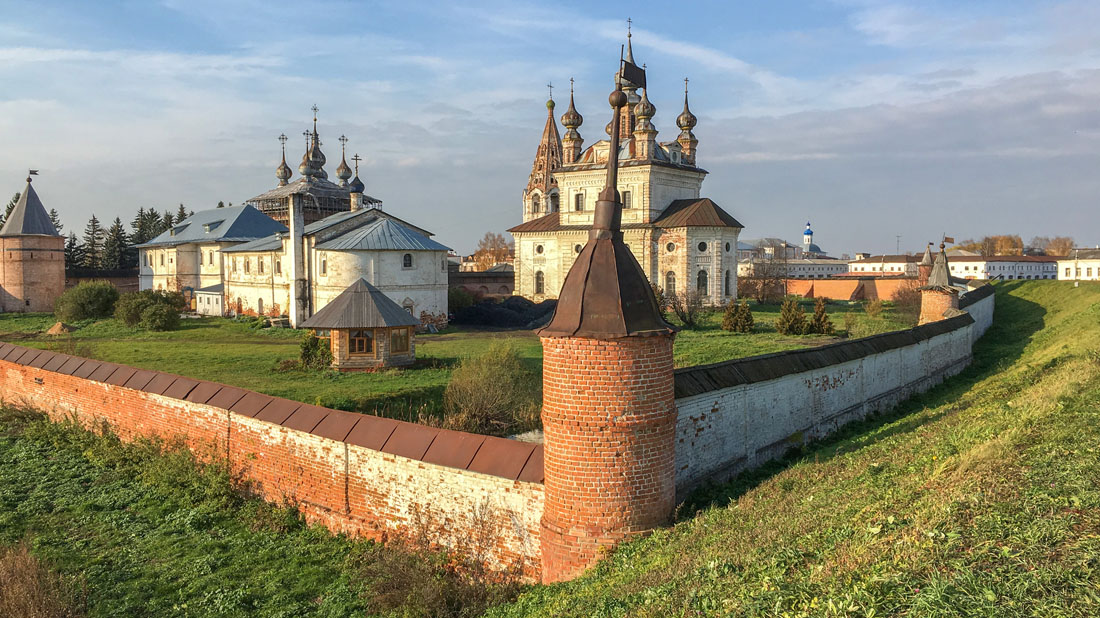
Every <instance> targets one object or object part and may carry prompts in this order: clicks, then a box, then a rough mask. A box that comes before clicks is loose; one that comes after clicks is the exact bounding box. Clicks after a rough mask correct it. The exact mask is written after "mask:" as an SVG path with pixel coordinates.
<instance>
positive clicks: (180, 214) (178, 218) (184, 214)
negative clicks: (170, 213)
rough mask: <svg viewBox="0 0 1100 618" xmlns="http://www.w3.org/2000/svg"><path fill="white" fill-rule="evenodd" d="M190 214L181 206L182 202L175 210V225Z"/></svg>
mask: <svg viewBox="0 0 1100 618" xmlns="http://www.w3.org/2000/svg"><path fill="white" fill-rule="evenodd" d="M193 214H195V213H191V215H193ZM191 215H189V214H187V209H186V208H184V207H183V204H180V207H179V210H177V211H176V225H179V224H181V223H183V222H184V221H185V220H186V219H187V217H190V216H191Z"/></svg>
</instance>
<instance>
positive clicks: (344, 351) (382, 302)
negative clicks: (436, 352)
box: [302, 279, 420, 371]
mask: <svg viewBox="0 0 1100 618" xmlns="http://www.w3.org/2000/svg"><path fill="white" fill-rule="evenodd" d="M419 325H420V320H417V319H416V318H414V317H413V316H412V315H410V314H409V312H408V311H406V310H405V309H404V308H402V307H401V305H398V304H397V303H395V302H394V301H392V300H390V298H389V297H388V296H386V294H385V293H384V292H382V291H381V290H379V289H378V288H376V287H374V286H373V285H371V284H369V283H367V281H366V280H365V279H359V280H358V281H356V282H355V283H353V284H351V285H350V286H348V288H347V289H346V290H344V291H343V292H341V293H340V295H339V296H337V297H336V298H335V299H333V301H332V302H330V303H329V304H327V305H325V306H324V307H323V308H321V310H320V311H318V312H317V313H315V314H313V316H312V317H310V318H309V319H307V320H305V321H304V322H302V327H303V328H309V329H312V330H313V332H314V333H316V334H317V336H318V337H321V338H322V339H328V340H329V344H330V345H331V346H332V366H333V368H335V369H339V370H340V371H364V370H370V369H378V368H381V367H397V366H401V365H410V364H412V362H413V360H415V358H416V354H415V352H416V344H415V341H414V340H413V339H414V332H415V329H416V327H417V326H419Z"/></svg>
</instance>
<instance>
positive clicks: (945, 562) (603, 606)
mask: <svg viewBox="0 0 1100 618" xmlns="http://www.w3.org/2000/svg"><path fill="white" fill-rule="evenodd" d="M996 302H997V310H996V321H995V323H994V325H993V327H992V328H991V329H990V330H989V332H988V333H987V334H986V335H985V337H984V338H983V339H982V340H981V341H979V343H978V344H977V346H976V348H975V356H974V363H973V365H972V366H971V367H970V368H969V369H967V370H966V371H965V372H964V373H963V374H961V375H959V376H957V377H955V378H953V379H951V380H949V381H948V382H947V383H946V384H945V385H943V386H941V387H938V388H936V389H934V390H933V391H931V392H929V393H927V394H925V395H924V396H921V397H918V398H916V399H915V400H913V401H911V402H909V403H907V404H906V405H904V406H903V407H902V408H901V409H900V410H898V411H897V412H895V413H894V414H891V415H889V416H888V417H881V418H878V419H873V420H869V421H867V422H864V423H861V424H859V425H856V426H852V427H849V428H847V429H846V430H845V431H844V432H843V433H842V434H841V435H839V436H837V437H835V438H833V439H832V440H830V441H829V442H827V443H824V444H819V445H815V446H812V447H809V448H807V449H805V450H804V451H802V452H800V453H797V454H794V455H792V457H790V458H789V459H788V460H786V461H783V462H781V463H776V464H774V465H770V466H768V467H766V468H764V469H761V470H757V471H755V472H751V473H748V474H746V475H743V476H742V477H740V478H739V479H737V480H735V481H734V482H733V483H731V484H727V485H722V486H717V487H710V488H707V489H705V490H702V491H700V492H697V493H696V494H695V495H694V496H693V497H692V498H691V499H690V500H689V501H688V502H687V503H686V504H684V505H683V506H682V507H681V508H680V510H679V517H678V521H677V523H676V524H675V525H674V526H672V527H670V528H667V529H663V530H661V531H658V532H657V533H655V534H653V535H652V536H650V537H648V538H646V539H643V540H640V541H637V542H633V543H630V544H628V545H625V546H623V547H621V548H619V549H618V550H617V551H615V552H613V553H612V554H611V555H610V556H609V557H608V558H607V559H606V560H604V561H603V562H602V563H601V564H600V565H598V566H597V567H596V568H595V569H594V570H593V571H592V572H590V573H589V574H588V575H586V576H585V577H583V578H581V579H578V580H575V581H573V582H570V583H566V584H561V585H555V586H549V587H541V586H540V587H534V588H531V589H529V590H528V591H527V592H526V593H525V594H524V595H523V596H522V597H521V598H520V599H519V600H518V601H517V602H516V603H514V604H512V605H509V606H505V607H500V608H496V610H494V611H492V612H490V615H493V616H498V617H500V616H585V617H610V616H662V617H663V616H791V617H793V616H1082V617H1085V616H1097V615H1100V286H1097V285H1089V286H1082V287H1081V288H1078V289H1075V288H1073V287H1072V285H1071V284H1069V283H1061V282H1054V281H1050V282H1045V281H1044V282H1039V281H1036V282H1031V281H1029V282H1010V283H1006V284H1000V285H998V286H997V300H996Z"/></svg>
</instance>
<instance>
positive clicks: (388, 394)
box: [0, 304, 903, 420]
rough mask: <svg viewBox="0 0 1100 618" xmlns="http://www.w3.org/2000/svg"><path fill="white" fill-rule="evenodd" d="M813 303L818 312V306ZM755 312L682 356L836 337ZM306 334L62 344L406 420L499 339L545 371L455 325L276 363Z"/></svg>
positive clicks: (15, 336) (188, 323)
mask: <svg viewBox="0 0 1100 618" xmlns="http://www.w3.org/2000/svg"><path fill="white" fill-rule="evenodd" d="M807 307H808V310H809V311H811V312H812V308H810V307H809V305H807ZM830 310H832V311H835V312H842V311H849V310H851V311H855V312H857V313H858V315H859V318H860V326H861V328H863V329H864V330H866V331H868V332H870V331H880V332H881V331H885V330H891V329H895V328H902V327H903V324H902V323H901V322H900V321H899V319H898V318H895V317H893V316H891V315H889V314H887V315H885V316H883V317H881V318H879V319H871V318H868V317H867V316H866V315H865V314H864V313H863V312H862V310H861V309H860V307H859V306H858V305H853V306H848V305H846V304H841V305H832V306H830ZM755 316H756V321H757V326H758V332H756V333H753V334H751V335H737V334H732V333H727V332H725V331H723V330H721V329H720V328H719V326H720V325H721V321H722V316H721V314H711V315H708V316H706V317H705V318H704V321H703V324H702V326H701V328H699V329H698V330H695V331H685V332H683V333H681V334H680V335H679V337H678V338H677V343H676V361H677V364H679V365H681V366H687V365H696V364H701V363H711V362H717V361H720V360H726V359H730V358H737V357H741V356H750V355H753V354H764V353H768V352H776V351H779V350H788V349H792V348H799V347H805V346H807V345H818V344H821V343H825V342H827V341H829V340H830V339H829V338H827V337H820V336H808V337H784V336H782V335H779V334H778V333H776V332H775V329H774V328H773V327H772V323H773V322H774V320H775V318H776V317H777V316H778V307H772V306H764V307H758V308H756V311H755ZM54 320H55V319H54V317H53V316H52V315H49V314H32V315H20V314H0V340H9V341H14V342H16V343H19V344H20V345H26V346H32V347H49V346H57V345H58V340H57V338H55V337H50V336H48V335H43V334H41V333H42V332H44V331H45V330H46V329H47V328H49V327H50V326H52V325H53V323H54ZM834 321H835V322H836V323H837V327H838V328H841V327H842V323H843V320H842V319H841V318H840V316H839V315H838V316H836V317H835V318H834ZM300 336H301V334H300V333H299V332H296V331H290V330H282V329H266V330H254V329H251V328H248V326H247V325H246V324H244V323H239V322H233V321H231V320H226V319H222V318H202V319H190V320H184V321H183V324H182V326H181V328H180V329H179V330H176V331H172V332H166V333H154V332H148V331H144V330H141V329H138V328H127V327H125V326H123V325H122V324H120V323H119V322H118V321H116V320H102V321H99V322H94V323H90V324H86V325H82V327H81V328H80V330H78V331H76V332H75V333H74V334H73V335H72V340H71V343H72V345H74V346H76V347H75V349H69V350H63V351H66V352H68V353H72V354H77V355H81V356H91V357H93V358H97V359H101V360H109V361H113V362H117V363H122V364H126V365H131V366H134V367H142V368H146V369H155V370H158V371H166V372H169V373H176V374H180V375H185V376H189V377H194V378H199V379H203V380H211V381H215V382H222V383H225V384H232V385H234V386H241V387H244V388H248V389H251V390H255V391H258V392H261V393H267V394H269V395H274V396H277V397H286V398H288V399H293V400H296V401H303V402H306V403H316V404H320V405H324V406H328V407H334V408H340V409H344V410H356V411H361V412H373V413H380V414H382V415H384V416H390V417H395V418H402V419H407V420H416V417H417V412H419V411H421V409H423V410H424V411H426V412H428V413H438V412H439V409H440V405H441V401H442V396H443V390H444V389H445V388H446V385H447V382H448V381H449V380H450V376H451V368H452V367H454V366H455V364H457V363H458V362H459V361H460V360H461V359H462V358H465V357H468V356H476V355H479V354H481V353H483V352H484V351H485V349H486V348H488V346H489V345H490V343H492V342H493V341H495V340H497V339H500V338H506V339H508V340H510V341H512V342H513V343H514V344H515V346H516V348H517V349H518V351H519V353H520V355H521V357H523V358H524V359H526V360H527V361H528V362H529V363H530V364H531V366H532V368H533V369H537V370H541V367H542V347H541V346H540V345H539V341H538V337H537V336H536V335H535V334H534V333H533V332H531V331H510V332H485V331H463V330H457V329H453V330H450V331H447V332H444V333H441V334H434V335H433V334H426V335H419V336H417V343H416V352H417V357H418V359H419V360H420V363H419V364H418V365H417V366H416V367H415V368H411V369H393V370H388V371H382V372H379V373H371V374H363V373H352V374H339V375H335V374H332V373H331V372H325V373H322V372H312V371H310V372H307V371H291V372H278V371H275V370H274V368H275V365H276V364H277V362H278V361H280V360H283V359H290V358H296V357H297V355H298V337H300ZM422 407H423V408H422Z"/></svg>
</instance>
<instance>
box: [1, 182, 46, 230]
mask: <svg viewBox="0 0 1100 618" xmlns="http://www.w3.org/2000/svg"><path fill="white" fill-rule="evenodd" d="M30 234H34V235H38V236H60V234H58V233H57V230H56V229H55V228H54V226H53V222H52V221H50V215H48V214H46V207H45V206H43V205H42V200H40V199H38V193H36V192H35V190H34V187H32V186H31V179H30V177H28V178H27V187H26V188H25V189H23V193H22V194H20V195H19V201H17V202H16V203H15V208H13V209H12V211H11V214H10V215H8V218H7V220H6V221H4V227H3V228H0V236H25V235H30Z"/></svg>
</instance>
